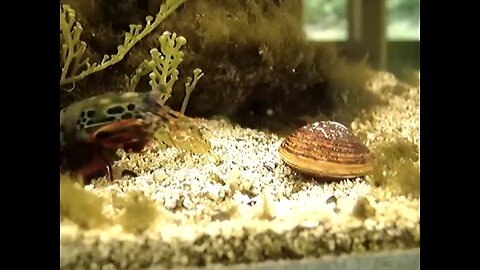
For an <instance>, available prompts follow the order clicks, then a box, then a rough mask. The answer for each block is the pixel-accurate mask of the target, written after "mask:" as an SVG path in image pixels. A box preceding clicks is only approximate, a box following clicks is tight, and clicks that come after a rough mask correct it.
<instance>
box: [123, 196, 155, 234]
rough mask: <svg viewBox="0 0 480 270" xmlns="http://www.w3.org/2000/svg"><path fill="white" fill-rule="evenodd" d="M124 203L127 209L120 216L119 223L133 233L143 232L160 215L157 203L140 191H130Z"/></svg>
mask: <svg viewBox="0 0 480 270" xmlns="http://www.w3.org/2000/svg"><path fill="white" fill-rule="evenodd" d="M117 203H118V202H117ZM123 205H124V207H125V209H124V212H123V214H121V215H120V216H119V218H118V223H119V224H121V225H122V226H123V228H124V229H125V230H126V231H128V232H131V233H141V232H142V231H144V230H146V229H148V227H150V225H151V224H152V223H153V222H154V221H155V220H156V219H157V217H158V215H159V212H158V210H157V208H156V207H155V203H154V202H153V201H152V200H150V199H149V198H147V197H146V196H145V195H144V194H143V193H141V192H138V191H133V192H130V193H128V194H127V196H126V198H124V201H123Z"/></svg>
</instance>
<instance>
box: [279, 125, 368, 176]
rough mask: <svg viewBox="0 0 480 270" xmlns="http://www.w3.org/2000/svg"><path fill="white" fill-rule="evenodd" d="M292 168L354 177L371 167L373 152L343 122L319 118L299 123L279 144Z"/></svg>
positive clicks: (321, 174) (285, 160)
mask: <svg viewBox="0 0 480 270" xmlns="http://www.w3.org/2000/svg"><path fill="white" fill-rule="evenodd" d="M279 154H280V157H281V158H282V160H283V161H284V162H285V163H287V164H288V165H289V166H290V167H292V168H293V169H294V170H296V171H298V172H300V173H303V174H306V175H310V176H314V177H326V178H355V177H360V176H364V175H366V174H368V173H369V172H370V171H371V170H372V169H373V155H372V153H371V152H370V151H369V149H368V148H367V147H366V146H365V145H364V144H363V143H362V142H361V141H360V140H359V139H358V138H357V137H355V135H353V133H352V132H351V131H350V130H349V129H348V128H347V127H345V126H344V125H342V124H340V123H338V122H334V121H321V122H315V123H313V124H309V125H306V126H304V127H301V128H300V129H298V130H297V131H295V132H294V133H292V134H291V135H290V136H289V137H287V138H286V139H285V140H284V141H283V142H282V144H281V145H280V148H279Z"/></svg>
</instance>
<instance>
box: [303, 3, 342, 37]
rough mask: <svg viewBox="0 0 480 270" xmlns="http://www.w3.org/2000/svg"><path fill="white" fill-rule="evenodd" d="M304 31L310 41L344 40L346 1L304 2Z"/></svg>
mask: <svg viewBox="0 0 480 270" xmlns="http://www.w3.org/2000/svg"><path fill="white" fill-rule="evenodd" d="M303 9H304V12H303V15H304V31H305V34H306V35H307V38H308V39H311V40H346V39H347V37H348V31H347V25H348V24H347V12H346V11H347V1H346V0H304V1H303Z"/></svg>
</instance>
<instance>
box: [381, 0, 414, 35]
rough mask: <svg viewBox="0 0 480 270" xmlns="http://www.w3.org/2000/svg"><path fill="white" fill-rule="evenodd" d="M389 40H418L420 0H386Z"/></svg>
mask: <svg viewBox="0 0 480 270" xmlns="http://www.w3.org/2000/svg"><path fill="white" fill-rule="evenodd" d="M386 4H387V9H388V28H387V37H388V39H389V40H420V0H387V1H386Z"/></svg>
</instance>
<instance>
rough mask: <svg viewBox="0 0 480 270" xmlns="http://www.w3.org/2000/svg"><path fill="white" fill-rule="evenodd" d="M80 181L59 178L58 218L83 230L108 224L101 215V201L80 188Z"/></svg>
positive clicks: (65, 177)
mask: <svg viewBox="0 0 480 270" xmlns="http://www.w3.org/2000/svg"><path fill="white" fill-rule="evenodd" d="M80 183H81V181H79V180H78V179H75V178H72V177H70V176H68V175H61V176H60V218H61V219H62V218H66V219H69V220H71V221H73V222H75V223H76V224H77V225H78V226H80V227H81V228H84V229H92V228H97V227H100V226H102V225H106V224H108V223H109V222H110V221H109V219H108V218H107V217H106V216H105V215H104V214H103V212H102V210H103V205H104V202H103V199H102V198H100V197H98V196H97V195H95V194H94V193H92V192H89V191H87V190H85V189H84V188H83V187H82V186H81V184H80Z"/></svg>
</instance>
